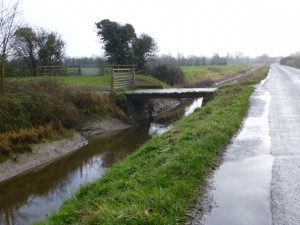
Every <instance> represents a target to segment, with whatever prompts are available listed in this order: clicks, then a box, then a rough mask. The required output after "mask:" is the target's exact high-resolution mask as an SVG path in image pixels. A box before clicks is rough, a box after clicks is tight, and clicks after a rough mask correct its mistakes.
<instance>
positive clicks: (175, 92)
mask: <svg viewBox="0 0 300 225" xmlns="http://www.w3.org/2000/svg"><path fill="white" fill-rule="evenodd" d="M216 91H217V88H168V89H144V90H135V91H126V92H124V94H125V95H126V97H129V98H140V99H141V98H143V99H152V98H200V97H204V98H205V97H211V96H213V94H214V93H215V92H216Z"/></svg>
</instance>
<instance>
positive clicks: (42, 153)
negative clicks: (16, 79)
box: [0, 99, 181, 183]
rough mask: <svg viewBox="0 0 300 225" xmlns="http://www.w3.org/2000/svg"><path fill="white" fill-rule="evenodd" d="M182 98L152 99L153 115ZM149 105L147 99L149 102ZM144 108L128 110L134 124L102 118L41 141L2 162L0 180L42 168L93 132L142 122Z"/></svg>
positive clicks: (68, 152) (79, 145) (145, 116)
mask: <svg viewBox="0 0 300 225" xmlns="http://www.w3.org/2000/svg"><path fill="white" fill-rule="evenodd" d="M180 102H181V101H179V100H173V99H167V100H165V99H160V100H153V101H151V102H150V107H151V110H152V111H153V114H154V115H157V114H159V113H160V112H165V111H168V110H170V109H172V108H174V107H176V106H178V105H179V104H180ZM147 104H148V102H147ZM142 111H143V112H141V111H139V110H138V111H136V112H134V113H133V112H129V113H131V114H129V116H130V117H131V119H132V122H131V123H126V122H123V121H121V120H119V119H116V118H106V119H103V120H98V121H92V122H88V123H86V124H85V125H84V126H83V127H82V128H81V130H80V132H76V133H75V134H74V136H73V137H71V138H67V139H63V140H58V141H54V142H51V143H40V144H35V145H32V152H28V153H25V154H21V155H17V156H16V157H14V158H13V159H9V160H7V161H5V162H3V163H1V164H0V183H2V182H4V181H7V180H9V179H12V178H15V177H17V176H20V175H24V174H26V173H29V172H32V171H35V170H40V169H42V168H44V167H46V166H47V165H49V164H50V163H52V162H54V161H55V160H57V159H60V158H62V157H65V156H67V155H69V154H71V153H73V152H75V151H77V150H79V149H80V148H82V147H83V146H85V145H87V144H88V141H87V139H86V137H90V136H94V135H104V134H105V133H110V132H114V131H118V130H123V129H127V128H129V127H131V126H133V124H134V125H137V124H139V122H141V121H142V120H145V119H147V118H148V105H147V107H143V109H142Z"/></svg>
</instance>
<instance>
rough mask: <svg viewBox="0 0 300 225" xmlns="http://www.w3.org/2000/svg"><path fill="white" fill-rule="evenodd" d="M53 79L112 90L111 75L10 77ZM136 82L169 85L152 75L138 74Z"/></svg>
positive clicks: (30, 80)
mask: <svg viewBox="0 0 300 225" xmlns="http://www.w3.org/2000/svg"><path fill="white" fill-rule="evenodd" d="M49 78H50V79H53V80H56V81H58V82H62V83H64V84H66V85H68V86H71V87H79V88H84V89H88V90H106V91H109V90H110V84H111V81H110V75H103V76H95V75H90V76H88V75H85V76H55V77H47V76H46V77H45V76H41V77H17V78H9V79H8V80H10V81H27V82H32V81H34V82H38V81H42V80H48V79H49ZM136 83H137V85H138V86H155V85H156V86H162V87H168V85H166V84H165V83H163V82H161V81H159V80H157V79H155V78H153V77H151V76H143V75H136Z"/></svg>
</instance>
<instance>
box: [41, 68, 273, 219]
mask: <svg viewBox="0 0 300 225" xmlns="http://www.w3.org/2000/svg"><path fill="white" fill-rule="evenodd" d="M267 72H268V68H265V69H263V70H261V71H260V72H259V73H256V75H255V77H254V76H251V77H250V79H252V80H251V81H243V83H235V84H232V85H227V86H224V87H221V88H219V90H218V92H217V93H216V96H215V98H214V99H213V100H211V101H210V102H208V103H207V104H206V105H205V106H203V107H202V108H200V109H197V110H196V111H195V112H194V113H193V114H191V115H189V116H187V117H185V118H183V119H182V120H181V121H179V122H178V123H176V124H175V125H174V127H173V128H172V129H171V130H169V131H168V132H166V133H165V134H163V135H161V136H157V137H154V138H153V139H151V140H150V141H148V142H147V143H146V144H144V145H143V146H142V147H141V148H140V149H139V150H137V151H136V152H135V153H133V154H132V155H130V156H129V157H127V158H126V159H124V160H123V161H121V162H119V163H117V164H115V165H114V166H113V167H112V168H111V169H108V170H107V171H106V173H105V174H104V175H103V177H102V178H100V179H98V180H96V181H95V182H93V183H90V184H86V185H83V186H82V187H81V188H80V190H79V191H78V192H76V193H75V194H74V195H73V197H71V198H70V199H68V200H67V201H65V202H64V204H63V206H62V207H61V209H60V210H59V211H57V212H55V213H53V214H52V215H51V216H50V218H49V219H48V220H47V221H43V222H38V223H36V224H53V225H54V224H55V225H58V224H114V225H117V224H120V225H121V224H122V225H126V224H128V225H133V224H139V225H143V224H147V225H149V224H153V225H154V224H155V225H157V224H168V225H169V224H183V223H184V222H186V221H187V219H188V217H187V214H188V210H189V208H190V207H191V206H192V205H193V203H194V202H195V201H196V199H197V198H198V197H199V196H201V195H202V194H203V191H204V185H205V183H206V177H207V175H208V174H209V173H210V172H211V171H212V170H214V169H215V168H216V166H217V165H218V163H217V158H218V155H220V154H221V153H222V151H223V150H224V148H225V146H226V145H228V144H229V142H230V140H231V138H232V136H233V135H234V134H235V133H236V132H237V131H238V129H239V127H240V124H241V122H242V120H243V118H244V116H245V115H246V113H247V110H248V107H249V97H250V95H251V93H252V92H253V90H254V88H253V87H252V85H253V84H254V83H256V82H259V81H260V80H261V79H262V78H263V77H264V76H265V75H266V74H267Z"/></svg>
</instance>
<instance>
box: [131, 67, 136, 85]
mask: <svg viewBox="0 0 300 225" xmlns="http://www.w3.org/2000/svg"><path fill="white" fill-rule="evenodd" d="M131 71H132V85H135V69H134V67H133V68H132V69H131Z"/></svg>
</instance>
